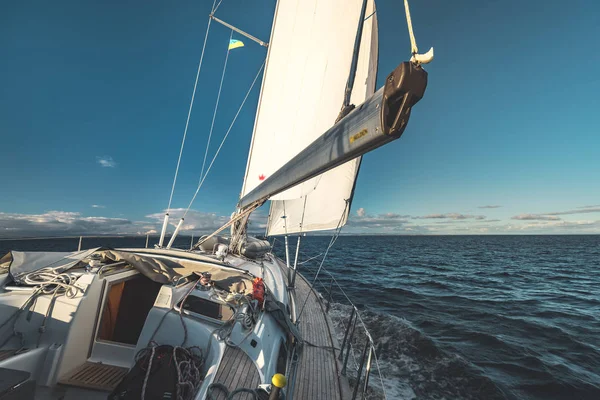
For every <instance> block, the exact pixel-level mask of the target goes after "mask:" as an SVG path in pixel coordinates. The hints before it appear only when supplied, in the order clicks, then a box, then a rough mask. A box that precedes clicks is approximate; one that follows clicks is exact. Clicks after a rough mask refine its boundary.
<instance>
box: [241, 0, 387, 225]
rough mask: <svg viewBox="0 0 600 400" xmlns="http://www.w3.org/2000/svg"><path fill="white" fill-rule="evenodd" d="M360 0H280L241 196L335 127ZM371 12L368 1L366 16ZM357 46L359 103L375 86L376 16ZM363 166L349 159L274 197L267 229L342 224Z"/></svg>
mask: <svg viewBox="0 0 600 400" xmlns="http://www.w3.org/2000/svg"><path fill="white" fill-rule="evenodd" d="M362 5H363V0H328V1H325V2H324V1H317V0H296V1H293V0H287V1H285V2H283V1H279V2H278V4H277V10H276V15H275V20H274V24H273V30H272V34H271V39H270V44H269V55H268V65H267V68H266V71H265V78H264V80H263V90H262V91H261V97H260V100H259V109H258V111H257V117H256V121H255V127H254V133H253V138H252V145H251V149H250V154H249V160H248V165H247V168H246V175H245V179H244V184H243V188H242V193H241V197H244V196H245V195H246V194H248V193H249V192H251V191H252V190H253V189H254V188H256V187H257V186H258V185H259V184H261V183H262V182H263V181H264V180H266V179H268V178H269V176H271V175H272V174H273V173H275V171H277V170H278V169H279V168H280V167H281V166H283V165H284V164H285V163H287V162H288V161H289V160H291V159H292V158H294V157H295V156H296V155H297V154H299V153H300V152H301V151H302V150H304V149H305V148H306V147H307V146H308V145H309V144H310V143H312V142H313V141H314V140H315V139H316V138H317V137H319V136H320V135H321V134H322V133H323V132H325V131H327V130H328V129H329V128H330V127H331V126H333V124H334V122H335V120H336V117H337V115H338V113H339V110H340V108H341V106H342V104H343V101H344V91H345V87H346V83H347V79H348V75H349V72H350V66H351V62H352V54H353V50H354V44H355V43H354V42H355V37H356V27H357V26H358V22H359V17H360V13H361V8H362ZM374 11H375V4H374V2H373V0H368V1H367V11H366V13H367V15H371V14H373V13H374ZM360 49H361V51H360V53H359V57H358V65H357V72H356V79H355V82H356V83H355V85H354V90H353V91H352V96H351V102H352V103H354V104H360V103H362V102H363V101H364V100H365V99H366V98H367V97H369V96H370V95H372V94H373V92H374V89H375V79H376V73H377V20H376V18H375V15H372V16H371V17H370V18H368V19H367V20H366V22H365V23H364V29H363V32H362V38H361V47H360ZM359 164H360V158H357V159H354V160H351V161H349V162H347V163H346V164H343V165H340V166H338V167H336V168H334V169H332V170H330V171H328V172H326V173H324V174H322V175H319V176H316V177H314V178H312V179H309V180H308V181H306V182H303V183H301V184H299V185H297V186H295V187H292V188H290V189H288V190H286V191H284V192H283V193H280V194H278V195H277V196H275V197H274V198H272V202H271V212H270V218H269V222H268V229H267V233H268V234H270V235H274V234H285V233H295V232H307V231H312V230H324V229H334V228H336V227H337V226H338V225H339V224H340V221H341V223H342V224H344V223H345V222H346V219H347V214H348V210H349V207H347V206H346V201H349V200H350V199H351V197H352V191H353V188H354V182H355V179H356V175H357V173H358V167H359ZM284 202H285V203H284ZM284 206H285V207H284ZM284 210H285V211H284ZM284 216H285V218H282V217H284Z"/></svg>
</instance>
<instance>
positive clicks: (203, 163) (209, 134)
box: [198, 30, 233, 183]
mask: <svg viewBox="0 0 600 400" xmlns="http://www.w3.org/2000/svg"><path fill="white" fill-rule="evenodd" d="M232 37H233V30H232V31H231V33H230V34H229V41H230V42H231V38H232ZM229 53H230V50H229V44H228V45H227V54H226V55H225V65H223V73H222V74H221V83H219V92H218V93H217V102H216V103H215V110H214V112H213V117H212V122H211V123H210V131H209V132H208V142H206V150H205V151H204V160H202V170H201V171H200V178H199V179H198V183H199V182H200V180H202V176H203V175H204V167H205V165H206V158H207V157H208V148H209V147H210V139H211V138H212V133H213V130H214V127H215V120H216V119H217V110H218V109H219V101H220V100H221V91H222V89H223V81H224V80H225V71H226V70H227V60H228V59H229Z"/></svg>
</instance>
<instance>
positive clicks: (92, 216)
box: [0, 0, 600, 237]
mask: <svg viewBox="0 0 600 400" xmlns="http://www.w3.org/2000/svg"><path fill="white" fill-rule="evenodd" d="M209 3H210V4H209ZM211 4H212V2H209V1H187V0H182V1H178V2H165V1H158V0H156V1H152V0H151V1H144V2H141V1H137V2H136V1H125V2H107V1H89V2H80V1H62V2H58V3H56V2H46V1H32V2H11V3H5V4H3V5H2V6H0V48H1V49H2V59H1V60H0V76H2V77H3V79H2V81H3V83H2V90H1V91H0V137H1V139H2V149H3V151H2V156H1V157H0V178H1V180H2V187H3V190H2V196H0V236H2V237H19V236H32V235H55V234H81V233H84V234H94V233H137V232H140V233H144V232H147V231H152V230H156V229H157V228H156V227H157V225H158V224H159V222H160V220H161V219H162V214H163V212H164V209H165V207H166V206H167V202H168V198H169V192H170V189H171V183H172V179H173V173H174V169H175V163H176V161H177V155H178V153H179V145H180V141H181V136H182V133H183V127H184V125H185V118H186V115H187V109H188V104H189V100H190V96H191V90H192V85H193V83H194V78H195V73H196V68H197V62H198V58H199V55H200V51H201V47H202V41H203V39H204V34H205V31H206V23H207V16H208V13H209V11H210V6H211ZM377 4H378V18H379V29H380V32H379V33H380V35H379V46H380V47H379V55H380V56H379V75H378V82H379V85H381V84H382V82H383V80H384V79H385V76H386V74H387V73H389V72H390V71H391V70H392V69H393V68H394V67H395V66H396V65H397V64H398V63H399V62H401V61H403V60H405V59H406V58H407V56H408V55H409V54H408V53H409V49H410V47H409V40H408V35H407V32H406V22H405V19H404V18H405V17H404V11H403V3H402V1H400V0H394V1H388V0H383V1H379V2H378V3H377ZM274 5H275V1H274V0H259V1H249V0H224V1H223V3H222V5H221V7H220V9H219V10H218V13H217V16H218V17H220V18H222V19H224V20H226V21H228V22H231V23H233V24H235V25H236V26H239V27H240V28H242V29H244V30H246V31H248V32H250V33H252V34H253V35H255V36H257V37H259V38H261V39H264V40H268V38H269V32H270V24H271V20H272V14H273V10H274ZM411 11H412V14H413V22H414V25H415V32H416V35H417V41H418V44H419V46H420V48H421V50H426V49H427V48H429V46H434V47H435V52H436V58H435V60H434V62H433V63H432V64H430V65H429V66H427V70H428V72H429V87H428V89H427V93H426V95H425V98H424V99H423V100H422V101H421V102H420V103H419V104H418V105H417V106H416V107H415V109H414V111H413V114H412V117H411V121H410V123H409V126H408V128H407V130H406V132H405V134H404V135H403V137H402V138H401V139H400V140H398V141H396V142H394V143H392V144H390V145H388V146H385V147H383V148H381V149H378V150H376V151H375V152H373V153H371V154H368V155H367V156H366V157H365V159H364V161H363V163H362V166H361V171H360V175H359V178H358V184H357V189H356V193H355V199H354V202H353V208H352V217H351V220H350V223H349V226H348V227H347V229H346V230H345V231H346V232H348V233H352V232H367V233H400V234H402V233H436V234H438V233H442V234H454V233H456V234H463V233H600V185H598V175H599V172H600V150H599V149H600V135H599V134H598V133H599V130H600V128H599V127H600V112H598V110H597V109H598V104H600V103H599V102H598V99H597V93H598V92H600V67H599V65H600V55H599V52H598V51H597V50H598V38H599V37H600V22H599V20H598V15H600V3H597V2H594V1H573V2H570V3H565V2H560V1H553V0H552V1H528V2H521V1H516V0H505V1H495V0H490V1H475V0H468V1H467V0H465V1H462V2H448V1H442V0H421V1H413V2H412V3H411ZM229 34H230V31H229V30H228V29H227V28H225V27H223V26H220V25H213V27H212V28H211V31H210V37H209V41H208V47H207V52H206V56H205V57H206V58H205V62H204V64H203V70H202V74H201V77H200V81H199V86H198V94H197V97H196V103H195V106H194V112H193V114H192V118H191V123H190V129H189V133H188V139H187V143H186V148H185V151H184V155H183V160H182V165H181V170H180V175H179V178H178V184H177V187H176V190H175V196H174V200H173V207H174V208H176V209H180V208H185V207H186V206H187V204H188V202H189V200H190V198H191V196H192V195H193V193H194V191H195V189H196V185H197V182H198V177H199V173H200V168H201V165H202V158H203V155H204V149H205V145H206V140H207V135H208V131H209V127H210V122H211V117H212V108H213V107H214V104H215V98H216V95H217V89H218V83H219V77H220V73H221V70H222V66H223V62H224V58H225V53H226V47H225V46H226V43H227V41H228V39H229ZM234 38H238V39H241V38H240V37H239V36H236V35H235V34H234ZM245 42H246V46H245V47H244V48H242V49H237V50H236V51H234V52H231V54H230V58H229V62H228V68H227V74H226V78H225V83H224V87H223V93H222V95H221V103H220V109H219V114H218V118H217V121H216V125H215V130H214V135H215V139H214V140H213V142H212V143H213V145H212V147H211V150H210V151H209V154H210V155H212V154H213V152H214V150H215V149H216V144H218V142H220V139H221V138H222V136H223V134H224V133H225V131H226V129H227V126H228V124H229V122H230V121H231V119H232V118H233V115H234V114H235V112H236V110H237V107H238V105H239V104H240V102H241V100H242V98H243V96H244V94H245V92H246V90H247V88H248V87H249V86H250V83H251V81H252V79H253V78H254V76H255V74H256V72H257V70H258V68H259V67H260V65H261V63H262V61H263V59H264V56H265V52H266V50H265V49H264V48H262V47H260V46H258V45H255V44H253V43H251V42H249V41H245ZM379 85H378V86H379ZM257 88H258V85H257ZM257 99H258V91H257V90H255V91H254V92H253V93H252V95H251V97H250V99H249V100H248V103H247V104H246V106H245V108H244V109H243V111H242V113H241V114H240V117H239V119H238V120H237V123H236V125H235V127H234V129H233V130H232V132H231V134H230V137H229V138H228V140H227V142H226V144H225V148H224V153H223V154H222V155H221V156H219V158H218V159H217V161H216V162H215V165H214V167H213V170H212V171H211V174H210V175H209V177H208V178H207V180H206V182H205V184H204V186H203V188H202V190H201V192H200V194H199V196H198V198H197V200H196V202H195V203H194V207H193V209H194V211H193V212H192V213H191V214H190V215H189V217H188V218H186V222H187V228H188V229H189V232H198V231H205V230H209V229H211V228H213V227H215V226H217V225H218V224H219V223H221V222H223V221H225V220H226V219H227V216H228V215H229V214H230V213H231V212H232V211H233V210H234V207H235V204H236V201H237V199H238V195H239V191H240V187H241V182H242V178H243V173H244V170H245V165H246V156H247V152H248V148H249V144H250V138H251V134H252V124H253V120H254V115H255V107H256V104H257ZM491 206H494V207H491ZM265 213H266V210H261V211H259V212H258V213H257V215H256V217H255V226H259V225H260V223H261V220H260V218H261V216H262V217H264V215H265ZM175 214H177V210H176V211H175Z"/></svg>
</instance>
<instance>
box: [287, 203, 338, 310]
mask: <svg viewBox="0 0 600 400" xmlns="http://www.w3.org/2000/svg"><path fill="white" fill-rule="evenodd" d="M349 205H350V200H346V206H345V207H344V211H342V215H341V216H340V220H339V221H338V224H337V227H336V228H335V233H334V234H333V236H332V237H331V240H330V241H329V245H328V246H327V249H325V254H324V255H323V259H322V260H321V264H320V265H319V269H317V273H316V274H315V277H314V279H313V282H312V284H311V287H313V286H315V283H316V282H317V279H318V278H319V273H320V272H321V269H323V264H324V263H325V259H326V258H327V254H328V253H329V250H330V249H331V248H332V247H333V245H334V244H335V242H336V241H337V239H338V237H339V236H340V232H341V231H342V227H343V225H342V221H343V220H344V216H345V215H346V210H347V209H348V206H349ZM311 292H312V291H311ZM311 292H309V293H308V294H307V295H306V298H305V299H304V303H303V304H302V308H301V309H300V313H299V314H298V317H297V318H296V321H300V317H301V316H302V313H303V312H304V308H305V307H306V303H307V302H308V298H309V297H310V294H311Z"/></svg>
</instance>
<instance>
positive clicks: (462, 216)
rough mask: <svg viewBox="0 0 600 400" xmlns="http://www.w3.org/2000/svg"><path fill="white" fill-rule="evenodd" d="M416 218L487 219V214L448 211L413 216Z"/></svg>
mask: <svg viewBox="0 0 600 400" xmlns="http://www.w3.org/2000/svg"><path fill="white" fill-rule="evenodd" d="M413 218H414V219H453V220H463V219H479V220H481V219H485V215H470V214H459V213H446V214H429V215H424V216H420V217H413Z"/></svg>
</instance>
